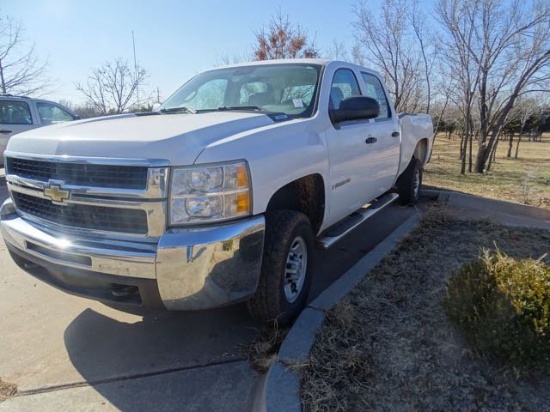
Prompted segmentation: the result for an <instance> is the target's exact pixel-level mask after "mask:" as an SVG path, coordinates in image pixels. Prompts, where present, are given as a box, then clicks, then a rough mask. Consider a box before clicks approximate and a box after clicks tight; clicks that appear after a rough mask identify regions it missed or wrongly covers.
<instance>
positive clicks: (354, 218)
mask: <svg viewBox="0 0 550 412" xmlns="http://www.w3.org/2000/svg"><path fill="white" fill-rule="evenodd" d="M397 198H399V195H397V194H396V193H388V194H385V195H384V196H382V197H379V198H378V199H375V200H374V201H373V202H372V203H368V204H366V205H365V206H363V207H362V208H361V209H359V210H358V211H356V212H354V213H352V214H351V215H349V216H348V217H346V218H345V219H343V220H341V221H340V222H338V223H336V224H335V225H333V226H331V227H329V228H328V229H327V230H325V231H324V232H323V233H322V234H321V237H320V238H319V239H317V246H319V247H320V248H322V249H328V248H330V247H331V246H333V245H334V244H335V243H336V242H338V241H339V240H340V239H342V238H343V237H344V236H346V235H347V234H348V233H349V232H351V231H352V230H353V229H355V228H356V227H357V226H359V225H360V224H361V223H363V222H364V221H365V220H367V219H369V218H371V217H372V216H374V215H375V214H376V213H378V212H380V211H381V210H382V209H384V208H385V207H386V206H388V205H389V204H391V203H393V202H394V201H395V200H397Z"/></svg>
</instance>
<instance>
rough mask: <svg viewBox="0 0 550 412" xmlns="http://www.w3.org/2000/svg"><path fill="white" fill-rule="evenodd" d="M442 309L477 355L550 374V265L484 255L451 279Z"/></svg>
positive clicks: (501, 256)
mask: <svg viewBox="0 0 550 412" xmlns="http://www.w3.org/2000/svg"><path fill="white" fill-rule="evenodd" d="M444 306H445V309H446V311H447V314H448V316H449V317H450V319H451V321H452V322H453V323H454V324H455V325H456V326H457V327H458V328H459V329H460V330H461V331H462V332H463V334H464V335H465V336H466V338H467V340H468V341H469V342H470V344H471V345H472V347H473V348H474V349H475V350H476V351H478V352H480V353H482V354H484V355H488V356H490V357H493V358H497V359H500V360H502V361H505V362H506V363H508V364H511V365H513V366H524V367H528V368H533V367H535V368H539V367H540V368H541V369H544V370H546V371H548V370H550V369H549V368H548V366H549V365H550V267H549V266H548V265H546V264H545V263H544V262H543V261H542V259H541V260H533V259H525V260H515V259H512V258H511V257H508V256H506V255H504V254H503V253H501V252H498V251H497V252H493V253H491V252H489V251H484V252H483V254H482V255H481V256H480V257H479V258H478V259H477V260H475V261H473V262H470V263H468V264H466V265H464V266H462V267H461V268H460V269H459V270H458V272H457V273H455V274H454V275H453V276H452V277H451V279H450V281H449V285H448V288H447V296H446V297H445V300H444Z"/></svg>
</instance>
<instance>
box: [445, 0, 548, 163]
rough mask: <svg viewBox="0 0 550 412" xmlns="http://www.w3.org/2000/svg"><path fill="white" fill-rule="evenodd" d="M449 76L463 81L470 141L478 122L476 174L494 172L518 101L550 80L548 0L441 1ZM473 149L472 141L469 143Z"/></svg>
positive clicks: (462, 92) (466, 121) (463, 98)
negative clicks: (500, 141)
mask: <svg viewBox="0 0 550 412" xmlns="http://www.w3.org/2000/svg"><path fill="white" fill-rule="evenodd" d="M436 14H437V16H438V17H439V20H440V22H441V23H442V26H443V29H444V33H442V34H443V35H444V36H445V39H444V41H443V44H444V47H445V48H446V53H445V57H446V59H447V63H448V66H449V67H452V68H451V69H450V71H451V72H452V74H453V75H454V76H455V78H456V79H458V82H459V84H460V88H459V92H460V97H461V101H462V102H463V107H464V111H463V114H464V120H465V124H466V129H467V131H468V133H469V136H470V139H471V136H472V135H473V127H474V119H475V118H476V116H477V118H478V119H479V129H478V130H477V132H478V133H477V134H478V150H477V155H476V162H475V171H476V172H478V173H483V172H484V171H485V170H486V169H489V168H490V166H491V162H492V159H493V154H494V153H495V151H496V145H497V144H498V137H499V135H500V133H501V132H502V129H503V127H504V125H505V124H506V118H507V117H508V115H509V114H510V111H511V110H512V108H513V106H514V104H515V103H516V101H517V100H518V98H519V97H520V96H521V95H522V94H525V93H528V92H529V91H531V90H535V89H538V88H539V87H540V84H542V83H544V82H546V81H547V80H548V78H549V76H550V74H549V71H548V65H549V64H550V4H549V3H548V1H547V0H530V1H524V0H522V1H520V0H510V1H506V2H504V1H498V0H439V1H438V3H437V6H436ZM470 144H471V141H470Z"/></svg>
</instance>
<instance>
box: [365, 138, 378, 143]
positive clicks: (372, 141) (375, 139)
mask: <svg viewBox="0 0 550 412" xmlns="http://www.w3.org/2000/svg"><path fill="white" fill-rule="evenodd" d="M377 141H378V139H377V138H376V137H368V138H367V140H365V143H366V144H373V143H376V142H377Z"/></svg>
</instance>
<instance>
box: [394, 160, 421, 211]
mask: <svg viewBox="0 0 550 412" xmlns="http://www.w3.org/2000/svg"><path fill="white" fill-rule="evenodd" d="M397 192H398V194H399V201H400V202H401V203H402V204H404V205H409V204H415V203H417V202H418V201H419V200H420V195H421V192H422V163H421V162H420V160H418V159H417V158H415V157H413V158H412V159H411V161H410V163H409V165H408V166H407V168H406V169H405V171H404V172H403V174H402V175H401V177H399V181H398V183H397Z"/></svg>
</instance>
